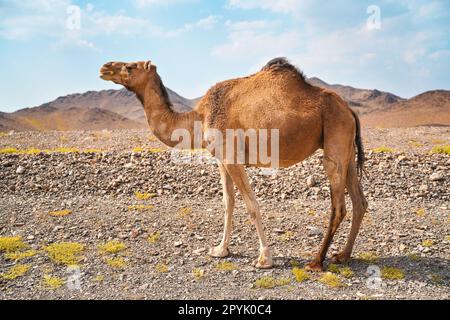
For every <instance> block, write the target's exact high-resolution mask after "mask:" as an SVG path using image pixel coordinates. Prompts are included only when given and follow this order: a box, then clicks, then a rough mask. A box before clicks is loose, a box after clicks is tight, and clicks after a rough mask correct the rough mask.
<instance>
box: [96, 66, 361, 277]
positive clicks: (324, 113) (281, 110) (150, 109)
mask: <svg viewBox="0 0 450 320" xmlns="http://www.w3.org/2000/svg"><path fill="white" fill-rule="evenodd" d="M100 77H101V78H102V79H104V80H106V81H112V82H114V83H116V84H119V85H122V86H124V87H125V88H127V89H128V90H130V91H132V92H134V93H135V94H136V96H137V98H138V99H139V100H140V101H141V103H142V105H143V107H144V110H145V113H146V116H147V120H148V124H149V126H150V128H151V130H152V132H153V134H154V135H155V136H156V137H157V138H158V139H159V140H160V141H161V142H162V143H164V144H166V145H167V146H169V147H176V146H177V141H172V139H171V133H172V132H173V131H174V130H176V129H184V130H187V131H188V132H189V133H190V134H191V135H194V132H193V131H194V123H196V122H200V123H201V124H202V130H203V131H204V132H205V131H206V130H207V129H211V128H213V129H215V130H218V131H220V132H223V133H225V131H226V130H227V129H243V130H247V129H252V128H253V129H258V130H259V129H263V128H264V129H278V130H279V150H278V152H279V154H278V157H279V162H278V166H279V167H282V168H286V167H290V166H293V165H295V164H297V163H299V162H301V161H303V160H305V159H306V158H308V157H309V156H311V155H312V154H313V153H315V152H316V151H317V150H318V149H323V152H324V155H323V166H324V169H325V172H326V174H327V177H328V179H329V182H330V190H331V214H330V219H329V226H328V228H327V231H326V234H325V236H324V239H323V241H322V244H321V247H320V250H319V251H318V253H317V255H316V256H315V258H314V259H313V261H311V262H310V263H309V264H307V266H306V268H307V269H308V270H311V271H323V263H324V260H325V257H326V254H327V251H328V248H329V246H330V243H331V241H332V239H333V237H334V234H335V232H336V230H337V229H338V227H339V225H340V223H341V222H342V220H343V219H344V217H345V215H346V206H345V190H347V191H348V194H349V195H350V198H351V201H352V206H353V217H352V225H351V230H350V233H349V235H348V238H347V242H346V244H345V246H344V248H343V250H342V251H341V252H340V253H338V254H335V255H334V256H333V257H332V262H333V263H346V262H348V261H349V260H350V257H351V253H352V250H353V246H354V243H355V239H356V237H357V235H358V232H359V229H360V226H361V222H362V220H363V217H364V214H365V212H366V210H367V201H366V199H365V197H364V194H363V190H362V186H361V183H360V176H362V173H363V167H364V161H365V158H364V148H363V144H362V139H361V129H360V122H359V119H358V116H357V115H356V114H355V113H354V112H353V111H352V110H351V109H350V108H349V106H348V105H347V103H346V102H344V100H343V99H341V98H340V97H339V96H338V95H337V94H336V93H334V92H331V91H328V90H325V89H322V88H319V87H315V86H313V85H311V84H309V83H308V82H307V81H306V78H305V76H304V75H303V73H302V72H301V71H300V70H299V69H298V68H296V67H295V66H293V65H292V64H291V63H289V61H288V60H287V59H285V58H276V59H273V60H271V61H270V62H269V63H267V64H266V65H265V66H264V67H263V68H262V70H261V71H259V72H257V73H255V74H253V75H250V76H248V77H243V78H238V79H232V80H227V81H224V82H220V83H218V84H216V85H214V86H213V87H212V88H211V89H209V90H208V92H207V93H206V95H205V96H204V97H203V98H202V99H201V100H200V101H199V102H198V104H197V105H196V107H195V108H194V109H193V110H192V111H189V112H186V113H176V112H175V111H173V110H172V108H171V102H170V100H169V96H168V94H167V91H166V89H165V87H164V85H163V83H162V80H161V78H160V77H159V75H158V73H157V67H156V66H155V65H154V64H152V63H151V61H140V62H133V63H125V62H109V63H106V64H105V65H104V66H103V67H102V68H101V69H100ZM205 137H206V138H205V141H203V143H204V145H206V144H207V143H208V141H207V140H208V137H207V135H205ZM245 143H247V140H246V142H245ZM247 147H248V146H247V145H245V151H246V152H248V148H247ZM213 156H214V154H213ZM245 159H248V157H246V158H245ZM246 161H247V160H246ZM245 166H254V167H259V166H261V167H263V166H264V165H262V164H261V163H259V162H257V163H256V164H255V163H247V162H245V163H235V162H233V161H218V167H219V172H220V177H221V183H222V186H223V202H224V205H225V214H224V231H223V236H222V240H221V242H220V244H219V245H218V246H216V247H212V248H211V249H210V250H209V254H210V255H211V256H212V257H216V258H223V257H226V256H228V255H229V254H230V251H229V245H230V237H231V229H232V216H233V210H234V205H235V188H234V186H236V187H237V189H238V190H239V192H240V193H241V195H242V198H243V200H244V202H245V205H246V208H247V211H248V214H249V215H250V218H251V221H252V222H253V224H254V226H255V228H256V232H257V234H258V237H259V247H260V248H259V257H258V258H257V259H256V260H255V261H254V262H253V265H254V266H255V267H256V268H260V269H266V268H272V267H273V258H272V251H271V249H270V247H269V244H268V241H267V239H266V236H265V233H264V229H263V225H262V221H261V213H260V209H259V205H258V202H257V200H256V196H255V193H254V191H253V190H252V188H251V186H250V183H249V180H248V177H247V174H246V171H245Z"/></svg>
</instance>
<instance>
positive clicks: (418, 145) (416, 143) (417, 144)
mask: <svg viewBox="0 0 450 320" xmlns="http://www.w3.org/2000/svg"><path fill="white" fill-rule="evenodd" d="M408 144H409V145H410V146H411V147H412V148H421V147H423V143H420V142H419V141H416V140H410V141H409V142H408Z"/></svg>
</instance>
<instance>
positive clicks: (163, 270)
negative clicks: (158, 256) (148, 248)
mask: <svg viewBox="0 0 450 320" xmlns="http://www.w3.org/2000/svg"><path fill="white" fill-rule="evenodd" d="M155 270H156V271H157V272H159V273H167V272H169V267H168V266H167V265H166V264H165V263H162V262H161V263H158V264H157V265H156V266H155Z"/></svg>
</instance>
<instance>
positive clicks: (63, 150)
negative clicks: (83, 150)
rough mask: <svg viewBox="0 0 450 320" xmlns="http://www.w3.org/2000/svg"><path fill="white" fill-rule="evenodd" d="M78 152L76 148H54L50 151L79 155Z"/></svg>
mask: <svg viewBox="0 0 450 320" xmlns="http://www.w3.org/2000/svg"><path fill="white" fill-rule="evenodd" d="M79 152H80V150H79V149H77V148H56V149H54V150H52V151H51V153H79Z"/></svg>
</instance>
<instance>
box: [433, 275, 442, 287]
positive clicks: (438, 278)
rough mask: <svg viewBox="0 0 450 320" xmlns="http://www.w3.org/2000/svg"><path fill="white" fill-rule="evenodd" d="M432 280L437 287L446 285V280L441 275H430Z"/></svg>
mask: <svg viewBox="0 0 450 320" xmlns="http://www.w3.org/2000/svg"><path fill="white" fill-rule="evenodd" d="M430 279H431V282H432V283H433V284H435V285H438V286H440V285H443V284H444V279H443V278H442V276H441V275H440V274H437V273H433V274H431V275H430Z"/></svg>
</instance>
